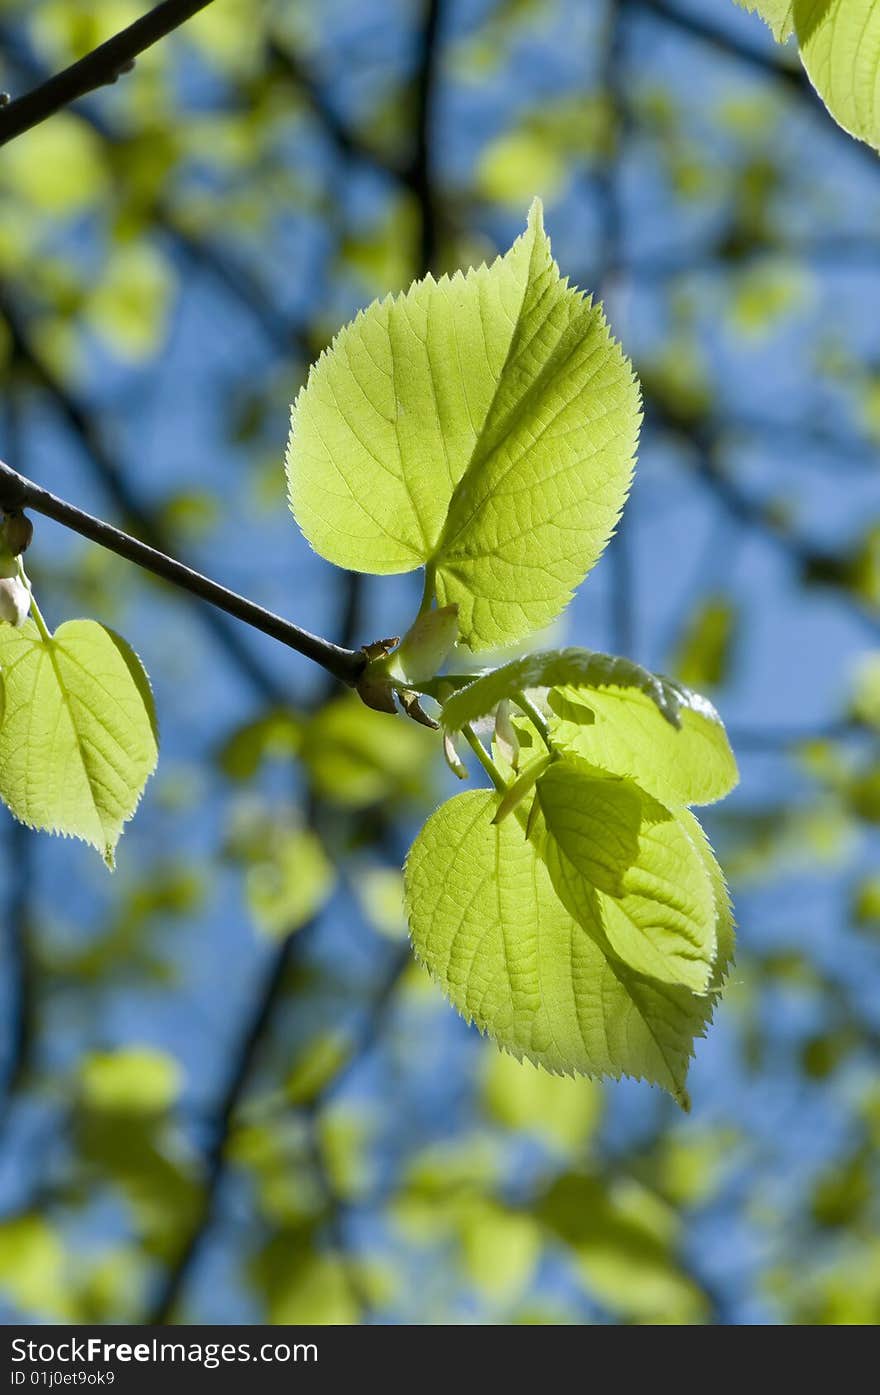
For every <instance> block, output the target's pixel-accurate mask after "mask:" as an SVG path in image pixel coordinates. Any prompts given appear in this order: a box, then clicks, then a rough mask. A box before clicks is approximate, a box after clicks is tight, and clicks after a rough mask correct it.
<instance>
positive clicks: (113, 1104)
mask: <svg viewBox="0 0 880 1395" xmlns="http://www.w3.org/2000/svg"><path fill="white" fill-rule="evenodd" d="M79 1070H80V1079H79V1086H80V1093H81V1097H82V1100H83V1103H84V1104H85V1105H86V1106H87V1107H88V1108H89V1109H91V1110H94V1111H96V1112H98V1113H101V1114H114V1115H119V1114H130V1115H135V1114H140V1115H152V1114H162V1113H164V1112H165V1111H167V1110H169V1109H170V1108H171V1107H172V1105H173V1104H174V1103H175V1102H176V1100H177V1098H178V1096H179V1094H180V1089H181V1083H182V1082H181V1070H180V1066H179V1064H178V1062H177V1060H176V1059H175V1058H174V1057H173V1056H170V1055H169V1054H168V1053H167V1052H166V1051H159V1050H158V1049H157V1048H156V1047H153V1046H123V1047H119V1048H118V1049H117V1050H115V1051H92V1052H90V1053H89V1054H88V1055H87V1056H85V1057H84V1058H83V1060H82V1062H81V1063H80V1068H79Z"/></svg>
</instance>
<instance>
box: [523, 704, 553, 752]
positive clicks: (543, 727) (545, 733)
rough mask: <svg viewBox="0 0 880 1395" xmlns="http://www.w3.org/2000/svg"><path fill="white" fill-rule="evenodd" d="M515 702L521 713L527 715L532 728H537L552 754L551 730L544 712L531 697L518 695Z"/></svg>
mask: <svg viewBox="0 0 880 1395" xmlns="http://www.w3.org/2000/svg"><path fill="white" fill-rule="evenodd" d="M513 701H514V702H515V703H516V705H517V707H518V708H519V709H520V711H521V712H524V713H525V715H526V716H527V717H528V719H529V721H530V722H531V724H532V726H533V727H536V728H537V731H538V734H539V736H540V737H541V740H542V741H543V742H544V745H545V746H546V747H547V750H548V751H551V752H552V750H553V742H552V740H551V739H550V728H549V727H548V725H547V720H546V718H545V716H544V714H543V712H541V710H540V708H538V707H537V706H536V704H535V703H534V702H532V699H531V698H530V697H526V695H525V693H517V694H516V696H515V697H514V699H513Z"/></svg>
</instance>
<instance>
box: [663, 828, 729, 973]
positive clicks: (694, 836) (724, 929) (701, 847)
mask: <svg viewBox="0 0 880 1395" xmlns="http://www.w3.org/2000/svg"><path fill="white" fill-rule="evenodd" d="M676 817H677V819H678V821H679V823H680V824H682V825H683V827H684V828H685V829H687V832H688V833H689V834H690V837H691V841H692V843H693V845H694V847H695V848H696V849H697V852H698V853H699V854H700V857H701V858H702V859H703V865H704V867H705V868H706V871H707V872H708V874H709V880H710V881H711V883H712V892H713V895H714V898H715V944H716V952H715V964H714V966H713V969H712V982H711V984H710V988H711V990H712V992H713V993H719V992H720V991H721V988H722V986H723V984H724V980H725V978H726V977H727V971H728V969H729V968H730V966H731V964H732V963H733V956H734V953H735V952H736V921H735V920H734V918H733V905H732V903H731V900H730V892H729V891H728V889H727V881H726V880H725V876H724V873H723V872H722V870H721V868H720V866H719V864H718V859H717V857H716V856H715V854H714V852H713V851H712V845H711V843H710V842H709V839H708V838H707V837H706V830H705V829H704V828H703V825H702V824H701V823H700V821H699V819H698V818H697V816H696V814H695V813H694V812H693V810H691V809H679V810H677V811H676Z"/></svg>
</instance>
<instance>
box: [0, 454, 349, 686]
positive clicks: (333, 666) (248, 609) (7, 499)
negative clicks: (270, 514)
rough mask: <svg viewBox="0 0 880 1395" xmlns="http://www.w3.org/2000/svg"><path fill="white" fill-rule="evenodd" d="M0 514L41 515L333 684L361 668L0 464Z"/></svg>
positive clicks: (326, 643) (345, 653)
mask: <svg viewBox="0 0 880 1395" xmlns="http://www.w3.org/2000/svg"><path fill="white" fill-rule="evenodd" d="M0 508H2V509H4V510H5V511H6V512H8V513H9V512H17V511H20V510H21V509H33V510H34V511H35V512H36V513H41V514H44V515H45V516H46V518H53V519H54V520H55V522H56V523H61V524H62V525H63V526H64V527H65V528H70V529H71V530H72V532H74V533H79V534H80V536H81V537H84V538H88V539H89V540H90V541H91V542H95V543H98V544H99V546H101V547H105V548H107V549H108V550H109V551H110V552H115V553H116V554H117V556H119V557H124V558H125V559H126V561H128V562H134V563H135V565H136V566H138V567H143V568H144V569H145V570H146V571H148V572H152V573H153V574H154V576H159V577H161V578H162V580H163V581H168V582H170V583H171V585H172V586H177V587H179V588H180V589H181V590H183V591H188V592H189V593H190V595H193V596H197V597H198V598H199V600H202V601H207V602H208V604H209V605H213V606H216V608H217V609H218V610H223V611H225V612H226V614H227V615H233V616H235V618H236V620H242V621H244V623H245V624H246V625H250V626H251V627H252V628H253V629H255V630H261V631H262V632H263V634H267V635H270V636H271V637H272V639H277V640H278V641H279V642H280V643H281V644H286V645H287V646H288V648H290V649H295V650H296V651H297V653H298V654H304V655H305V657H306V658H307V659H311V660H312V662H313V663H316V664H320V665H321V667H322V668H325V669H326V670H327V672H328V673H331V674H332V675H333V677H334V678H338V679H339V680H340V681H341V682H343V683H348V684H349V685H350V686H352V687H353V686H354V685H355V684H356V683H357V680H358V678H359V677H360V675H361V673H362V672H363V670H364V667H365V666H366V658H365V656H364V654H363V653H362V652H361V651H360V650H357V649H344V648H343V647H342V646H341V645H338V644H332V643H331V642H330V640H327V639H321V638H320V637H319V636H318V635H313V634H310V633H309V631H308V630H301V629H300V628H299V626H298V625H294V624H293V623H292V622H291V621H290V620H284V619H282V618H281V616H280V615H274V614H273V613H272V612H271V611H269V610H264V609H263V607H262V606H259V605H257V604H256V603H255V602H254V601H249V600H247V598H246V597H244V596H239V595H238V594H237V593H236V592H235V591H230V590H228V589H227V588H226V587H225V586H221V585H220V584H219V582H216V581H211V580H210V578H209V577H206V576H202V574H201V573H200V572H196V571H193V569H192V568H191V567H187V566H186V565H185V564H184V563H183V562H178V561H176V560H175V559H174V558H173V557H168V556H166V554H165V553H164V552H159V551H158V550H157V549H156V548H154V547H150V546H149V544H147V543H143V542H139V541H138V539H137V538H133V537H131V535H130V534H129V533H123V532H122V531H121V529H119V528H114V527H113V526H112V524H110V523H105V522H104V521H103V520H102V519H99V518H95V517H94V516H93V515H92V514H89V513H85V512H83V510H82V509H78V508H76V507H75V505H73V504H68V503H66V502H65V500H63V499H59V498H58V497H57V496H56V495H55V494H50V492H49V491H48V489H43V488H41V486H40V485H38V484H34V483H33V482H32V481H31V480H28V479H25V477H24V476H23V475H20V474H18V473H17V471H15V470H13V469H11V468H10V467H9V466H8V465H5V464H3V462H2V461H0Z"/></svg>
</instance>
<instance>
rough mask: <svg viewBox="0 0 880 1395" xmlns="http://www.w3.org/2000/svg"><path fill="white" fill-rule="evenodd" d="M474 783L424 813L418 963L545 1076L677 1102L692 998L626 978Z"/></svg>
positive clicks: (705, 1005)
mask: <svg viewBox="0 0 880 1395" xmlns="http://www.w3.org/2000/svg"><path fill="white" fill-rule="evenodd" d="M497 805H498V797H497V795H495V794H493V793H492V792H490V791H480V790H474V791H471V792H469V793H467V794H461V795H458V796H457V797H456V798H455V799H452V800H449V801H448V803H446V804H444V805H443V806H442V807H441V808H440V809H438V810H437V811H436V813H434V814H433V815H432V816H431V818H430V819H429V820H428V822H427V823H426V824H425V827H424V828H423V829H422V831H421V833H420V834H419V836H418V837H417V838H416V841H415V843H414V844H413V847H412V849H411V851H410V854H409V857H408V859H407V864H406V874H405V879H406V894H407V910H408V915H409V922H410V933H411V936H412V943H413V948H414V950H415V953H416V955H417V957H418V958H419V959H420V960H421V961H422V962H423V963H424V964H425V965H426V966H427V968H428V969H429V971H430V972H431V974H432V975H433V977H434V978H435V979H436V980H437V981H438V982H439V983H440V985H441V987H442V988H443V990H444V992H445V993H446V995H447V997H448V998H449V999H450V1001H451V1002H452V1003H453V1005H454V1006H455V1007H456V1008H457V1009H458V1011H459V1012H460V1013H461V1014H462V1015H463V1016H464V1017H465V1018H466V1019H467V1020H468V1021H473V1022H475V1023H476V1024H477V1026H478V1027H479V1028H480V1030H481V1031H484V1032H487V1033H488V1034H489V1035H490V1036H492V1037H493V1038H494V1039H495V1040H496V1041H497V1042H498V1044H499V1045H500V1046H502V1047H503V1048H504V1049H505V1050H507V1051H509V1052H510V1053H511V1054H512V1055H514V1056H516V1057H518V1058H520V1059H521V1058H522V1057H523V1056H527V1057H528V1058H529V1060H531V1061H533V1062H535V1063H536V1064H537V1065H541V1066H544V1067H545V1069H547V1070H549V1071H551V1072H552V1073H554V1074H575V1073H580V1074H583V1075H591V1076H603V1075H604V1076H612V1077H614V1078H615V1079H618V1078H619V1077H620V1076H622V1075H631V1076H635V1077H637V1078H640V1079H643V1080H648V1081H651V1082H653V1083H656V1084H659V1085H662V1086H663V1087H664V1088H665V1089H667V1090H669V1091H670V1093H671V1094H672V1095H673V1096H674V1097H675V1098H676V1099H677V1100H678V1101H679V1102H680V1103H682V1104H683V1105H684V1106H685V1107H686V1106H687V1096H686V1093H685V1089H684V1082H685V1077H686V1075H687V1069H688V1064H689V1061H690V1057H691V1054H692V1048H693V1040H694V1038H695V1037H697V1036H700V1035H702V1034H703V1031H704V1029H705V1027H706V1024H707V1022H708V1020H709V1017H710V1016H711V1011H712V1005H713V999H712V997H711V996H705V997H698V996H696V995H695V994H693V993H691V992H689V991H688V990H687V989H685V988H677V987H671V986H669V985H667V984H662V983H658V982H656V981H655V980H651V979H647V978H645V977H644V976H642V975H640V974H637V973H635V972H634V971H633V970H631V969H629V968H628V967H627V966H626V965H625V964H622V963H620V962H619V961H618V960H617V959H616V958H615V957H614V956H612V955H610V954H609V952H608V951H607V949H606V947H605V946H604V944H603V943H600V942H599V941H597V940H596V939H595V938H594V937H593V935H591V934H590V933H589V932H588V930H586V929H585V928H584V927H583V926H582V925H580V924H578V922H577V921H576V920H575V919H574V918H573V917H572V916H571V915H570V914H569V913H568V912H567V911H566V909H565V907H564V906H563V905H562V903H561V901H560V900H559V898H558V896H557V895H556V893H555V891H554V889H553V884H552V882H551V880H550V874H549V872H548V870H547V867H546V865H545V864H544V862H543V861H542V860H541V858H540V857H539V855H538V852H537V850H536V848H535V846H534V845H533V844H532V843H531V842H529V841H527V840H526V838H525V837H524V835H523V831H522V828H521V827H520V826H519V824H518V822H517V821H516V820H515V819H512V818H511V819H508V820H507V821H506V822H504V823H502V824H499V825H493V823H492V819H493V817H494V814H495V810H496V808H497Z"/></svg>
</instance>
